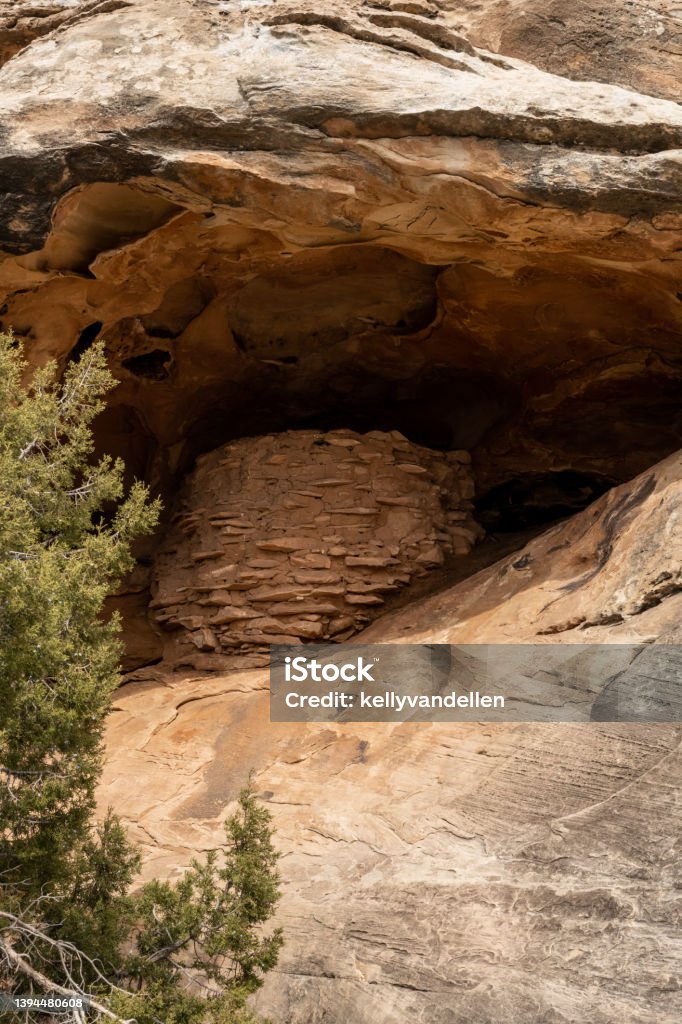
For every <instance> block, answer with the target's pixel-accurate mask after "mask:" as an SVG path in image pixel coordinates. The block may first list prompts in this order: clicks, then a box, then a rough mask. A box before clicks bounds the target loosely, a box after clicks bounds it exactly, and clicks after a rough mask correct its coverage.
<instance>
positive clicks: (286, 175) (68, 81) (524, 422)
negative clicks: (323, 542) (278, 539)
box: [0, 0, 682, 496]
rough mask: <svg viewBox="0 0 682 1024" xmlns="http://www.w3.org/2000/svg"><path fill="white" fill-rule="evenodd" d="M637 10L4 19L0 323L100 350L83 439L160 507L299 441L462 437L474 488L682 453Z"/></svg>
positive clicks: (663, 54)
mask: <svg viewBox="0 0 682 1024" xmlns="http://www.w3.org/2000/svg"><path fill="white" fill-rule="evenodd" d="M659 6H660V5H657V4H656V3H652V4H648V5H644V6H638V7H637V8H636V9H634V8H633V9H632V13H630V12H631V8H630V6H629V5H622V4H619V3H618V2H617V0H614V2H613V3H611V4H610V5H609V6H607V8H605V9H604V12H603V13H599V14H597V13H595V14H594V16H593V15H592V14H591V11H592V7H591V6H590V4H589V3H587V2H585V3H579V4H574V5H572V7H571V11H570V12H569V13H566V12H563V14H562V15H561V16H560V18H559V19H558V20H557V17H555V16H553V15H552V14H551V11H550V13H547V9H546V5H545V4H543V5H539V4H537V3H536V4H533V3H524V4H523V5H520V4H517V3H511V4H509V3H505V4H504V5H502V4H501V3H496V2H494V0H491V2H489V3H483V4H481V3H476V4H474V3H469V2H466V0H465V2H463V3H456V4H454V3H449V2H441V3H427V2H416V3H403V2H399V0H386V2H383V0H380V2H376V3H369V2H367V3H364V2H360V0H344V2H340V3H338V4H335V5H334V10H333V11H320V10H319V9H318V8H319V5H317V4H314V3H311V2H310V0H301V2H299V3H293V2H289V0H278V2H276V3H271V4H259V3H247V2H236V0H235V2H229V3H228V2H218V0H216V2H210V0H173V2H172V3H170V2H168V0H104V2H102V3H88V2H82V3H78V2H76V0H74V2H71V3H67V2H66V0H61V2H58V0H55V3H54V4H52V5H49V4H46V5H41V4H38V5H35V4H33V5H23V4H19V5H12V6H11V8H8V7H7V5H5V11H6V13H4V21H0V39H5V41H6V42H5V45H6V47H9V49H8V50H7V52H8V53H9V52H10V50H11V52H12V53H13V56H12V57H11V59H9V60H7V62H6V63H5V66H4V68H3V70H2V72H1V73H0V111H2V113H1V114H0V129H1V131H2V138H3V143H2V150H1V151H0V179H1V180H2V183H3V186H4V187H3V189H2V190H1V191H2V217H1V218H0V235H1V237H0V248H1V249H2V251H3V252H4V253H5V256H6V258H5V259H4V260H3V262H2V263H1V264H0V309H1V313H0V317H1V318H2V322H3V323H4V324H5V325H13V326H14V327H15V328H16V330H17V332H18V333H19V334H20V335H22V336H23V337H25V338H26V339H27V341H28V343H29V347H30V349H31V352H32V354H33V357H34V358H35V359H40V358H44V357H45V356H47V355H48V354H52V355H55V356H56V357H58V358H59V359H60V360H65V359H66V358H68V357H69V354H71V355H73V354H75V353H77V352H79V351H82V349H83V348H84V347H85V346H87V344H89V343H90V342H91V341H92V340H93V339H94V338H95V337H98V336H99V337H102V338H104V339H105V340H106V342H107V346H108V349H109V352H110V356H111V360H112V364H113V366H114V368H115V370H116V373H117V375H118V376H119V378H120V380H121V386H120V387H119V389H118V391H117V393H116V395H115V397H114V398H113V404H112V407H111V410H110V413H109V415H108V417H107V418H106V419H104V420H103V421H102V424H101V426H100V441H101V444H102V446H103V447H108V448H110V449H114V450H116V451H119V452H120V453H121V454H123V455H125V456H126V458H127V461H128V463H129V465H130V467H131V472H136V473H137V474H138V475H143V476H145V477H146V478H148V479H149V480H151V481H152V482H153V483H154V484H155V485H157V486H159V487H161V488H162V489H163V490H164V493H165V494H166V495H167V496H168V495H170V494H172V492H173V489H174V487H175V486H176V484H177V481H178V479H179V478H180V477H181V476H182V475H183V473H184V472H185V471H186V470H187V469H188V468H189V467H191V465H192V463H193V460H194V458H195V456H196V455H197V454H199V453H201V452H205V451H210V450H212V449H214V448H216V447H218V446H219V445H221V444H223V443H225V442H227V441H230V440H233V439H235V438H237V437H240V436H243V435H244V434H245V433H249V434H256V433H261V434H262V433H267V432H269V431H281V430H286V429H290V428H292V427H301V426H307V427H314V428H320V429H325V430H328V429H333V428H337V427H350V428H353V429H357V430H360V431H367V430H371V429H380V430H391V429H398V430H401V431H402V432H403V433H404V434H405V435H406V436H407V437H409V438H410V439H411V440H413V441H416V442H417V443H420V444H426V445H429V446H435V447H443V448H466V449H468V450H470V451H472V453H473V455H474V466H475V473H476V478H477V483H478V491H479V493H481V494H483V493H484V492H485V491H487V490H488V489H489V488H491V487H493V486H497V485H502V484H505V483H506V482H508V481H510V480H516V479H518V478H519V477H524V476H525V475H527V474H534V473H541V472H550V473H555V472H557V471H561V472H564V473H566V472H569V473H579V474H583V476H584V477H585V478H586V482H587V483H589V482H590V481H591V482H592V483H593V484H594V490H593V492H592V493H599V490H600V488H601V489H603V487H605V486H608V485H611V484H613V483H617V482H619V481H623V480H625V479H629V478H630V477H631V476H633V475H634V474H636V473H638V472H640V471H642V470H643V469H644V468H646V466H647V465H650V464H652V463H653V462H654V461H656V460H657V459H659V458H661V457H662V456H664V455H665V454H668V453H669V452H671V451H673V450H676V449H677V448H678V447H679V445H680V443H682V420H681V416H682V413H681V412H680V408H681V403H680V400H679V399H680V387H681V384H680V381H681V378H682V358H681V356H680V348H679V332H680V329H681V327H682V302H680V298H679V291H680V288H679V277H680V266H679V259H680V257H679V236H680V226H681V225H682V205H681V204H680V183H681V178H680V156H679V154H680V151H681V150H680V143H681V140H682V113H681V108H680V106H679V104H677V103H676V102H674V101H673V100H674V99H676V97H677V91H676V89H677V86H676V84H675V86H674V88H671V87H669V86H670V82H671V81H672V82H674V83H677V81H678V80H679V58H678V57H677V56H676V55H675V53H674V45H671V41H672V34H673V29H674V24H675V19H676V17H677V16H676V15H675V14H674V12H667V13H666V12H664V11H662V10H661V11H660V19H661V20H660V25H661V26H662V30H659V21H658V20H657V18H658V13H657V12H659ZM540 7H542V10H541V9H540ZM550 8H551V5H550ZM43 10H44V11H45V12H48V11H49V12H52V13H50V15H49V18H55V19H58V20H59V26H60V27H59V28H58V29H53V30H52V31H51V32H46V33H45V34H41V33H42V30H43V29H45V28H46V27H47V25H48V22H49V24H56V22H54V23H53V22H51V21H49V19H47V16H46V17H45V18H43V17H41V11H43ZM607 21H609V27H608V31H609V32H610V33H611V36H610V41H609V43H608V46H604V45H602V44H603V43H604V40H603V39H602V38H601V37H598V36H597V35H596V34H595V33H598V31H599V25H600V24H602V25H606V22H607ZM588 25H589V32H588V31H587V29H583V28H582V27H581V26H588ZM22 26H23V28H22ZM604 31H607V29H606V28H605V29H604ZM586 32H587V34H585V33H586ZM22 33H23V34H22ZM31 40H32V41H31ZM635 45H636V46H637V48H639V50H640V54H639V57H638V59H636V60H634V59H632V56H631V51H632V47H633V46H635ZM18 47H23V49H18ZM482 47H488V49H483V48H482ZM642 47H644V49H642ZM646 47H652V49H648V50H647V49H646ZM491 50H496V51H499V50H502V51H503V54H500V53H492V52H491ZM585 50H587V56H584V51H585ZM654 53H655V54H656V59H655V60H654ZM509 54H511V56H509ZM581 55H583V56H581ZM541 57H542V59H541ZM520 58H526V59H530V60H533V61H535V62H536V64H532V63H528V62H527V60H524V59H520ZM659 58H660V60H661V61H664V64H663V65H659V63H658V61H659ZM537 64H541V65H542V69H541V68H540V67H538V66H537ZM647 69H648V70H647ZM566 75H570V76H571V78H570V79H569V78H567V77H565V76H566ZM582 78H596V79H600V81H597V82H595V81H582V80H579V81H578V80H576V79H582ZM614 82H617V83H619V84H618V85H614V84H613V83H614ZM666 82H667V83H668V84H667V85H666ZM623 86H627V88H624V87H623ZM562 479H565V478H563V477H562V478H560V479H559V482H560V481H561V480H562Z"/></svg>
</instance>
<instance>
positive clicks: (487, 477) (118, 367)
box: [2, 183, 682, 666]
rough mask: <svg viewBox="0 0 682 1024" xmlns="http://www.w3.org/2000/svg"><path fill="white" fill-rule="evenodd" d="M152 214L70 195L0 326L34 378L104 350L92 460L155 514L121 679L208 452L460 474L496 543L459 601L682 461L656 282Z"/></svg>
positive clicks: (498, 251) (11, 268)
mask: <svg viewBox="0 0 682 1024" xmlns="http://www.w3.org/2000/svg"><path fill="white" fill-rule="evenodd" d="M163 191H164V198H161V197H160V192H161V187H160V184H158V183H147V184H145V185H144V187H143V186H141V185H140V184H137V185H135V186H133V185H121V184H113V183H111V184H108V183H97V184H92V185H85V186H83V187H81V188H79V189H76V190H75V191H72V192H71V193H69V194H68V195H67V196H65V197H64V198H63V199H61V200H60V201H59V203H58V204H57V207H56V209H55V212H54V215H53V220H52V227H51V230H50V232H49V235H48V237H47V239H46V241H45V242H44V244H43V245H42V247H41V248H40V249H35V250H33V251H32V252H29V253H27V254H23V255H22V254H19V255H15V256H14V257H9V258H7V259H6V261H5V263H4V264H3V273H4V278H5V289H6V300H5V302H4V305H3V306H2V321H3V324H4V325H5V326H12V327H13V328H14V329H15V331H16V332H17V333H18V334H19V336H21V337H23V338H24V339H25V340H26V342H27V345H28V348H29V350H30V352H31V354H32V357H33V358H34V359H35V360H36V361H40V360H41V359H44V358H46V357H47V356H49V355H52V356H54V357H56V358H57V359H58V360H61V361H62V362H63V363H65V362H66V361H68V360H69V359H74V358H78V357H79V356H81V355H82V354H83V353H84V352H85V351H86V350H87V348H88V347H89V346H90V345H91V344H93V343H94V342H95V341H96V340H98V339H101V340H103V341H104V342H105V345H106V349H107V352H108V354H109V358H110V362H111V365H112V367H113V369H114V372H115V373H116V376H117V377H118V379H119V381H120V384H119V387H118V388H117V389H116V391H115V392H114V394H113V397H112V399H111V402H110V404H109V406H108V408H107V410H106V412H105V413H104V414H103V415H102V417H101V418H100V420H99V423H98V426H97V440H98V447H99V448H100V449H101V450H102V451H104V450H106V451H110V452H113V453H114V454H120V455H122V456H123V458H124V460H125V462H126V465H127V467H128V472H129V475H130V476H131V478H132V477H133V476H135V477H138V478H143V479H145V480H147V481H148V482H149V483H150V485H151V486H152V488H153V489H154V490H155V491H158V492H160V493H161V494H162V496H163V499H164V502H165V505H166V510H167V515H166V518H165V523H164V528H163V530H162V532H161V533H160V534H159V536H158V537H157V538H155V539H154V541H153V542H152V543H151V544H149V545H146V546H145V547H144V548H142V549H141V551H140V556H141V563H140V567H139V569H138V571H137V572H136V574H135V575H134V577H133V579H132V581H131V583H130V588H129V592H128V593H127V594H126V595H125V596H122V597H121V598H119V599H118V604H119V606H120V608H121V610H122V611H123V612H124V615H125V618H126V621H127V622H128V623H129V626H128V628H127V637H128V646H129V651H130V660H129V662H128V664H129V666H134V665H136V664H141V663H144V662H148V661H150V660H155V659H156V658H158V657H160V655H161V652H162V650H163V649H164V642H163V639H162V637H160V636H159V635H158V626H159V623H158V619H157V618H156V617H152V626H153V628H152V629H151V630H150V628H149V627H148V625H147V623H146V618H147V615H146V609H147V605H148V602H149V600H150V590H149V587H150V584H151V582H152V576H153V562H154V558H155V552H156V548H157V546H158V544H159V543H163V540H162V538H163V537H164V536H165V535H167V533H168V531H171V532H172V527H171V525H170V522H169V521H170V518H171V516H172V515H173V514H174V513H175V512H176V511H177V501H178V500H179V499H178V498H177V495H178V492H179V490H180V489H181V488H182V486H183V481H185V480H186V479H187V478H188V475H190V474H191V473H192V471H193V468H194V466H195V464H196V460H197V459H201V458H202V457H203V456H206V455H207V454H208V453H210V452H214V451H217V450H219V449H220V448H221V447H222V446H223V445H226V444H229V443H233V442H237V441H239V440H240V439H243V438H258V437H263V436H265V435H283V436H285V435H286V432H290V431H296V432H301V433H302V435H305V434H306V432H310V431H318V432H322V433H325V432H329V431H339V430H340V431H351V432H356V433H357V434H359V435H365V434H367V433H368V432H373V431H374V432H377V431H378V432H385V433H390V432H391V431H394V432H399V433H400V434H401V435H402V436H403V437H404V439H405V442H406V443H408V444H412V445H415V446H418V447H420V448H422V449H425V450H429V451H431V452H432V453H434V454H437V453H442V454H443V456H445V455H447V453H450V452H455V451H462V450H464V451H465V452H468V453H470V454H471V457H472V469H471V473H472V489H473V491H474V495H472V497H474V496H475V497H474V500H475V508H474V510H473V511H474V516H475V518H476V520H477V522H478V523H479V524H480V525H481V526H482V527H483V528H484V529H485V531H486V532H487V533H488V534H489V535H491V538H492V539H491V541H489V542H486V545H487V547H486V548H485V551H484V552H483V553H479V554H477V555H476V556H473V555H470V556H467V557H465V558H462V557H458V559H457V562H458V568H457V578H461V577H462V576H463V575H466V574H467V572H472V573H473V572H475V571H477V570H478V569H479V568H481V567H482V565H485V564H488V563H489V562H490V561H493V560H495V559H496V558H497V557H499V556H500V555H501V554H503V553H504V552H505V551H506V550H510V549H513V547H514V543H515V538H518V543H521V542H522V541H524V540H525V539H527V538H528V536H530V535H531V534H532V533H533V532H537V531H538V530H539V529H541V528H543V527H544V526H546V525H548V524H550V523H552V522H554V521H556V520H558V519H561V518H565V517H566V516H569V515H571V514H573V513H575V512H577V511H579V510H580V509H582V508H584V507H586V506H587V505H588V504H590V502H592V501H593V500H595V499H596V498H598V497H599V496H600V495H601V494H603V493H604V492H605V491H606V490H608V489H609V488H610V487H612V486H614V485H616V484H618V483H621V482H623V481H624V480H626V479H629V478H631V477H632V476H633V475H634V474H636V473H637V472H639V471H641V470H643V469H645V468H646V467H647V466H649V465H651V464H652V463H654V462H655V461H657V460H658V459H659V458H661V457H664V456H665V455H667V454H668V453H669V452H671V451H673V450H675V449H677V448H678V447H679V446H680V444H682V412H681V410H682V403H681V402H680V396H681V394H682V362H681V361H680V356H679V351H678V346H677V337H678V334H677V332H678V330H679V329H680V327H681V326H682V313H681V311H682V302H680V299H679V297H678V295H677V293H676V292H674V291H673V288H674V287H675V285H674V284H673V282H672V281H669V280H668V279H667V275H668V273H669V271H668V269H667V266H666V264H665V262H664V261H660V262H659V263H658V264H652V263H651V261H649V263H647V266H646V270H644V269H643V268H642V266H641V265H639V262H641V261H637V265H636V262H635V260H634V255H635V253H634V252H631V253H630V263H628V262H627V261H626V260H624V259H620V260H619V261H618V262H616V261H615V260H611V261H606V260H604V259H601V260H596V259H595V258H594V257H590V258H587V257H585V256H580V255H578V254H576V253H575V252H559V253H557V252H554V251H552V252H549V253H548V252H543V253H541V254H537V255H536V254H535V253H534V252H533V251H532V250H530V251H529V250H524V252H523V253H521V252H520V251H519V248H518V245H509V244H504V243H503V242H502V241H501V240H499V239H496V238H495V237H494V235H493V234H491V232H490V231H489V230H487V231H486V232H483V231H481V230H479V232H478V233H477V237H476V238H474V239H471V240H470V241H469V242H468V243H467V244H464V243H462V242H461V241H460V242H458V243H457V244H454V243H450V244H449V245H448V246H447V247H446V246H444V245H443V244H442V243H439V244H437V245H436V244H435V243H433V242H431V241H430V240H429V239H428V238H426V239H425V238H423V237H420V238H419V239H418V240H416V241H415V239H414V238H412V236H411V235H409V234H406V235H403V236H399V237H393V238H391V239H390V245H389V244H385V243H384V244H378V243H377V240H375V239H372V240H369V241H361V242H359V241H357V240H356V239H355V237H354V233H351V237H346V235H347V232H344V236H343V237H342V238H340V239H339V238H338V237H337V238H334V237H325V235H327V236H329V235H333V234H334V233H335V231H336V233H337V234H338V229H334V228H329V227H327V228H326V229H325V230H324V231H323V230H322V229H321V228H318V233H317V237H314V238H313V237H311V238H309V239H308V240H307V242H308V244H303V242H304V240H303V239H301V238H299V239H298V242H297V244H296V245H293V244H291V243H290V242H287V241H286V238H285V236H286V234H287V232H285V231H281V233H280V236H278V235H277V233H276V232H274V231H273V230H266V228H265V227H263V226H260V227H255V226H252V225H250V226H248V227H244V226H240V225H239V224H238V223H235V217H234V216H233V213H230V214H229V215H228V214H227V213H226V212H225V211H224V210H220V209H218V208H216V209H211V210H206V209H196V208H192V207H195V206H196V201H195V202H194V203H190V201H189V200H188V199H187V197H185V203H186V204H187V205H186V207H184V208H183V206H182V204H181V203H180V202H178V201H177V199H178V198H179V197H176V201H175V202H171V201H170V200H169V198H168V196H167V193H168V191H169V189H168V188H167V187H164V190H163ZM446 213H447V210H446V209H445V208H443V210H442V212H441V216H442V217H445V216H446ZM545 216H546V217H547V224H546V231H548V232H549V233H550V239H549V240H548V241H546V245H547V247H548V248H550V249H552V250H554V249H556V247H557V240H556V238H553V237H551V233H552V232H553V231H555V230H557V227H558V225H557V223H555V222H553V221H552V218H551V217H550V216H549V215H547V214H545ZM249 219H250V220H252V219H253V218H252V217H251V218H249ZM577 223H579V218H577V215H576V224H577ZM291 230H292V228H291V226H290V227H289V232H290V231H291ZM297 230H298V232H299V234H300V233H302V232H303V228H302V226H301V225H298V228H297ZM307 232H308V233H310V229H307ZM417 242H418V244H417ZM611 244H612V245H615V244H616V243H614V242H612V243H611ZM563 245H564V246H565V247H566V248H567V249H573V248H574V245H573V244H572V243H571V242H570V241H568V240H564V242H563ZM618 245H619V246H621V247H623V250H624V252H623V253H622V254H621V255H624V254H627V253H628V246H627V244H626V242H624V241H620V242H618ZM251 498H253V495H251V497H249V495H248V493H245V494H244V495H243V500H244V501H245V502H246V503H247V504H248V502H249V500H251ZM318 511H319V510H318ZM245 512H247V513H248V508H246V509H245ZM500 538H504V539H503V540H502V543H501V544H497V545H496V543H495V541H496V539H497V540H499V539H500ZM517 546H518V544H517ZM461 554H462V553H461V552H460V556H461ZM467 559H468V561H467ZM444 561H445V565H446V568H452V564H453V563H452V559H451V558H450V557H449V554H448V551H447V550H446V551H445V552H444ZM467 566H468V568H467ZM299 568H300V567H299ZM444 579H445V580H451V577H450V576H447V575H443V573H442V572H441V573H440V575H439V573H438V572H436V573H434V574H433V575H432V585H433V586H438V585H439V581H441V582H442V581H443V580H444ZM421 592H422V593H423V586H422V590H421ZM155 596H158V595H155ZM387 600H388V603H389V606H390V604H391V599H390V598H388V597H387ZM377 604H379V599H378V598H377ZM188 615H189V617H190V618H192V616H193V615H194V618H196V615H195V614H194V613H188ZM368 617H369V616H366V619H367V618H368ZM271 618H273V617H272V616H271ZM274 618H275V619H276V616H275V617H274ZM339 618H340V619H343V616H342V615H340V616H339ZM366 619H365V621H366ZM354 622H355V628H359V626H360V625H361V624H362V623H361V622H360V620H359V619H358V618H357V616H355V619H354ZM273 628H274V627H273ZM315 628H316V627H311V629H313V630H314V629H315ZM325 629H326V627H325ZM274 635H289V634H286V633H284V634H274ZM339 635H340V636H341V637H342V638H343V637H344V636H345V635H346V632H344V630H339ZM302 638H303V637H302ZM309 638H312V632H311V633H310V637H309ZM195 639H196V638H195ZM204 639H205V638H204ZM303 639H305V638H303ZM195 646H196V645H195ZM201 646H202V644H201V643H200V644H199V647H201ZM203 646H204V647H205V646H206V644H203ZM219 646H220V645H219ZM195 653H196V652H195ZM199 653H200V654H201V653H203V654H205V655H206V657H204V659H203V663H205V664H207V663H208V662H209V661H210V660H211V657H212V655H210V653H209V652H208V651H204V652H201V651H200V652H199ZM197 659H198V660H197ZM199 661H201V658H199V656H198V655H197V657H196V658H195V660H194V662H193V663H194V664H197V665H198V664H199ZM216 664H217V662H216Z"/></svg>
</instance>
